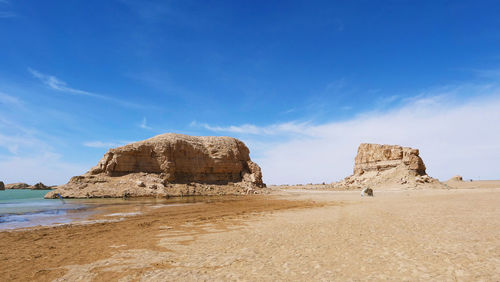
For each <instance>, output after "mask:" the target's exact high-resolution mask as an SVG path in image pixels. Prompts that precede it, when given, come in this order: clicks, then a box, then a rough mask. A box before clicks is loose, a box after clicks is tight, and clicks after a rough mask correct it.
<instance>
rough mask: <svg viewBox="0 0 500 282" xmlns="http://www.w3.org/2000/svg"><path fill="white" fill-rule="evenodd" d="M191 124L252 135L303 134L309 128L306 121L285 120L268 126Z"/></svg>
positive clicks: (213, 129) (192, 124)
mask: <svg viewBox="0 0 500 282" xmlns="http://www.w3.org/2000/svg"><path fill="white" fill-rule="evenodd" d="M191 126H201V127H203V128H205V129H207V130H210V131H213V132H229V133H236V134H252V135H281V134H303V133H304V130H305V129H307V128H309V125H308V123H307V122H303V123H299V122H285V123H277V124H272V125H268V126H256V125H252V124H243V125H239V126H235V125H231V126H227V127H222V126H210V125H208V124H206V123H197V122H195V121H193V122H191Z"/></svg>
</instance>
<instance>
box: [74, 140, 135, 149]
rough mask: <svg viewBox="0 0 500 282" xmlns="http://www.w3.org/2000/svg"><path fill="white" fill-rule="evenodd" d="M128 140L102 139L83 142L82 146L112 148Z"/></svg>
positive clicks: (124, 143)
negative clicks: (109, 140) (104, 140)
mask: <svg viewBox="0 0 500 282" xmlns="http://www.w3.org/2000/svg"><path fill="white" fill-rule="evenodd" d="M127 143H130V142H103V141H89V142H85V143H83V146H85V147H90V148H114V147H120V146H123V145H126V144H127Z"/></svg>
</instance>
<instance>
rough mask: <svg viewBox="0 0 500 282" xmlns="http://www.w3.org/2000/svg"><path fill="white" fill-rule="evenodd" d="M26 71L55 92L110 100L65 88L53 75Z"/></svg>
mask: <svg viewBox="0 0 500 282" xmlns="http://www.w3.org/2000/svg"><path fill="white" fill-rule="evenodd" d="M28 71H29V72H30V73H31V74H32V75H33V76H34V77H36V78H38V79H40V81H41V82H42V83H43V84H45V85H47V86H48V87H50V88H52V89H54V90H57V91H62V92H67V93H70V94H74V95H83V96H89V97H94V98H100V99H106V100H108V99H111V98H110V97H107V96H103V95H99V94H95V93H92V92H88V91H85V90H80V89H75V88H71V87H69V86H67V84H66V82H64V81H62V80H60V79H58V78H57V77H55V76H53V75H47V74H43V73H41V72H39V71H37V70H34V69H32V68H28Z"/></svg>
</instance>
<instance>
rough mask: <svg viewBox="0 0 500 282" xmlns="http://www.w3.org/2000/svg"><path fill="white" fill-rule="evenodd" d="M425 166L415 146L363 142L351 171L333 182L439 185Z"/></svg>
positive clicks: (382, 184)
mask: <svg viewBox="0 0 500 282" xmlns="http://www.w3.org/2000/svg"><path fill="white" fill-rule="evenodd" d="M425 169H426V168H425V164H424V162H423V160H422V159H421V158H420V156H419V150H418V149H413V148H409V147H402V146H398V145H379V144H366V143H363V144H361V145H359V147H358V153H357V155H356V158H355V160H354V173H353V175H351V176H348V177H346V178H345V179H344V180H342V181H340V182H339V183H337V184H336V185H337V186H342V187H352V188H362V187H367V186H368V187H370V186H372V187H377V188H381V187H393V186H401V185H403V186H405V187H418V186H420V185H424V184H425V185H428V184H436V185H441V184H440V183H439V181H438V180H436V179H434V178H431V177H429V176H428V175H427V174H426V172H425Z"/></svg>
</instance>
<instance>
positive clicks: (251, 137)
mask: <svg viewBox="0 0 500 282" xmlns="http://www.w3.org/2000/svg"><path fill="white" fill-rule="evenodd" d="M485 89H488V90H487V91H485ZM441 90H444V92H441ZM464 93H467V94H468V97H473V98H469V99H468V100H464V99H462V98H460V97H462V96H461V94H464ZM485 93H487V95H485ZM474 94H478V95H474ZM479 94H481V95H479ZM498 109H500V87H494V88H492V87H491V86H485V85H475V86H474V85H466V86H457V87H455V88H451V87H447V88H440V89H437V90H436V91H434V92H432V91H427V92H426V94H425V95H423V96H418V97H416V98H414V99H407V100H405V101H404V102H403V103H402V104H401V105H400V106H398V107H394V108H391V109H389V110H386V111H372V112H365V113H362V114H359V115H358V116H356V117H354V118H352V119H350V120H345V121H333V122H325V123H312V122H309V123H297V122H287V123H281V124H273V125H269V126H256V125H251V124H245V125H241V126H226V127H220V126H209V125H203V126H204V128H206V129H208V130H212V131H215V132H228V133H231V134H234V135H236V136H238V137H239V138H241V139H243V140H244V141H245V142H246V143H247V144H249V147H250V148H251V150H252V155H253V156H257V158H255V160H256V161H257V162H258V163H259V164H260V165H261V167H262V169H263V173H264V179H265V181H267V182H268V183H270V184H280V183H309V182H313V183H321V182H324V181H326V182H331V181H337V180H339V179H341V178H343V177H345V176H347V175H349V174H351V173H352V168H353V165H354V157H355V154H356V150H357V146H358V145H359V144H360V143H362V142H370V143H381V144H399V145H403V146H411V147H415V148H419V149H420V152H421V156H422V157H423V159H424V162H425V163H426V165H427V168H428V169H427V172H428V173H429V174H430V175H431V176H434V177H438V178H440V179H443V180H446V179H447V178H449V177H451V176H453V175H455V174H461V175H462V176H464V177H466V178H477V177H481V179H486V178H498V170H497V165H496V163H497V162H498V160H499V159H500V131H498V130H497V128H496V125H497V124H500V113H499V110H498ZM297 133H299V134H297ZM273 134H274V135H273ZM276 135H277V136H284V137H286V138H285V141H279V142H276V139H275V138H274V136H276ZM254 144H257V146H255V145H254Z"/></svg>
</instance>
